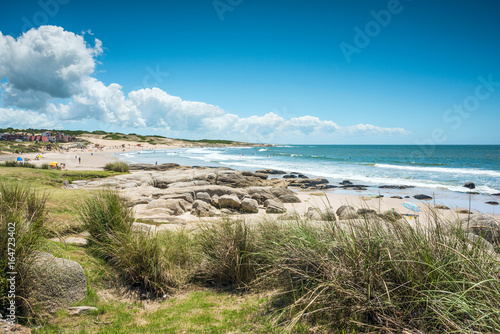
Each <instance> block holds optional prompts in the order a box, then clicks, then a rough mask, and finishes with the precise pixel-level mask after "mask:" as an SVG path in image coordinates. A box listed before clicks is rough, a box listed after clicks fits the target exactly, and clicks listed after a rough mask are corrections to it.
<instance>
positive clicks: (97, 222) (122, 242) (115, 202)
mask: <svg viewBox="0 0 500 334" xmlns="http://www.w3.org/2000/svg"><path fill="white" fill-rule="evenodd" d="M131 208H132V207H131V206H130V205H129V203H128V202H127V201H126V200H125V199H124V198H123V197H122V196H120V195H119V194H118V193H117V192H116V191H113V190H101V191H98V192H96V193H93V194H90V195H89V196H87V197H85V198H84V200H83V201H82V202H81V203H79V205H78V207H77V211H78V215H79V217H80V220H81V222H82V223H83V227H84V229H85V230H87V231H88V232H89V234H90V235H89V237H88V238H87V240H88V247H89V250H90V251H91V252H92V253H93V254H94V255H96V256H97V257H99V258H102V259H104V260H105V261H106V262H107V263H108V264H109V265H110V266H111V267H112V268H113V270H115V271H116V272H117V274H118V276H119V277H120V278H122V279H123V281H124V282H126V283H127V284H130V285H132V286H139V287H141V288H142V289H144V291H145V292H147V293H152V294H153V295H163V294H166V293H169V292H171V290H172V289H175V288H177V287H179V286H181V285H182V284H183V283H184V282H185V280H186V277H187V276H186V274H184V272H185V271H186V270H185V269H184V268H188V267H189V265H190V264H191V263H190V261H192V259H193V257H191V256H190V255H189V254H188V252H189V247H188V246H189V243H190V238H189V237H188V236H187V235H186V234H183V233H181V232H179V233H176V234H173V233H169V232H164V233H161V234H156V233H144V232H140V231H135V230H133V229H132V223H133V222H134V217H133V214H132V209H131Z"/></svg>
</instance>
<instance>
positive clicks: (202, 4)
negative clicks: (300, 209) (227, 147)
mask: <svg viewBox="0 0 500 334" xmlns="http://www.w3.org/2000/svg"><path fill="white" fill-rule="evenodd" d="M374 13H376V14H375V15H374ZM387 13H389V15H390V16H387ZM375 16H379V20H381V21H380V22H382V23H379V22H378V21H377V20H376V18H375ZM45 25H51V26H53V28H55V27H58V28H60V29H59V30H55V29H48V28H47V27H45V28H47V29H45V28H44V27H43V26H45ZM41 26H42V27H41ZM31 28H34V30H33V31H31V35H30V36H29V40H30V41H33V40H35V41H37V39H44V38H47V37H46V36H48V35H50V36H52V37H54V38H53V39H51V41H52V42H50V43H41V42H40V43H39V44H40V45H38V44H37V45H38V46H37V47H35V49H34V51H33V52H35V51H36V52H38V54H37V55H35V56H26V58H23V57H20V56H16V55H19V52H21V51H20V50H23V47H30V46H29V45H33V43H31V42H30V43H31V44H30V43H28V42H27V41H26V40H28V38H27V37H26V38H25V41H24V42H23V43H21V42H20V38H21V37H22V36H23V33H26V31H27V30H29V29H31ZM358 28H359V29H358ZM367 29H368V30H367ZM370 29H372V30H370ZM0 31H1V32H2V34H3V37H2V38H3V39H4V40H5V41H7V42H6V43H7V44H5V45H8V47H4V50H3V51H2V50H0V77H1V78H0V79H2V82H3V84H4V87H3V90H2V101H0V113H1V114H3V116H1V114H0V127H5V126H6V125H12V126H16V125H17V126H20V127H21V126H28V125H29V126H34V127H36V124H42V125H47V126H48V127H50V126H53V127H59V128H63V129H64V128H67V129H82V128H83V129H89V130H93V129H98V128H99V129H104V130H107V131H120V132H136V133H143V134H152V133H156V134H162V135H166V136H173V137H185V138H225V139H239V140H250V141H260V142H275V143H318V144H337V143H338V144H431V143H436V144H500V135H498V129H497V127H498V124H500V62H499V59H500V35H499V32H500V4H499V3H498V2H496V1H475V2H472V1H461V0H458V1H457V0H454V1H452V0H447V1H430V0H427V1H425V0H412V1H410V0H402V1H396V0H390V1H378V0H377V1H367V0H365V1H356V0H353V1H344V2H334V1H310V2H306V1H296V0H287V1H272V2H269V1H258V0H254V1H250V0H220V1H219V0H217V1H200V0H198V1H194V0H178V1H168V0H167V1H147V0H145V1H141V2H137V1H120V2H111V1H108V2H103V1H93V0H91V1H80V0H46V1H43V0H41V1H23V2H22V4H20V2H13V1H11V2H8V3H7V4H5V3H4V4H2V10H1V12H0ZM89 31H90V32H91V33H89ZM357 31H361V32H362V33H361V34H363V35H365V36H364V37H365V38H364V40H363V38H362V37H360V35H359V34H358V32H357ZM85 32H87V33H85ZM8 36H11V37H12V39H9V38H8ZM78 36H83V40H85V42H86V43H87V44H84V43H80V44H82V45H83V49H82V45H79V44H78V41H77V37H78ZM356 38H357V39H356ZM95 39H98V40H99V41H100V42H97V44H96V41H95ZM9 41H10V42H9ZM360 41H362V42H363V43H362V44H360V43H359V42H360ZM80 42H81V40H80ZM356 42H358V43H356ZM37 43H38V42H37ZM58 43H59V44H58ZM100 43H102V48H101V47H100ZM1 45H2V44H1V41H0V46H1ZM9 45H10V46H9ZM26 45H28V46H26ZM65 45H71V47H68V48H67V49H68V51H67V53H71V54H72V56H71V57H69V58H68V57H66V58H64V52H65V49H64V48H65ZM346 47H347V48H349V49H348V50H351V51H352V50H354V48H356V52H353V53H350V54H349V55H348V56H347V57H346ZM40 49H43V50H40ZM50 50H55V51H54V52H53V53H54V54H56V55H59V56H54V58H53V59H47V58H43V57H46V55H47V54H52V53H51V52H52V51H50ZM85 50H86V51H85ZM49 51H50V52H49ZM2 52H3V56H2ZM44 52H45V53H44ZM36 57H41V58H39V59H38V61H37V62H34V64H38V65H36V66H35V67H34V68H37V66H42V67H43V66H44V64H45V63H46V62H50V66H48V70H47V72H43V71H41V72H40V71H38V70H37V71H33V70H31V72H30V71H29V66H28V69H24V70H20V69H19V67H22V66H23V65H22V64H16V61H19V62H20V59H24V63H23V64H25V63H26V62H29V61H30V59H34V58H36ZM80 57H81V58H80ZM70 58H71V59H73V60H74V61H75V62H76V63H75V64H77V66H76V65H75V66H71V65H72V64H71V61H72V60H71V59H70ZM40 59H43V60H40ZM68 59H70V60H68ZM75 59H76V60H75ZM2 62H3V63H4V64H3V65H2ZM68 62H70V63H68ZM82 64H83V65H82ZM73 65H74V64H73ZM84 65H85V66H84ZM2 66H3V69H2ZM79 66H81V67H79ZM61 68H71V69H73V70H74V72H72V74H71V75H70V76H68V77H65V78H64V80H62V79H61V78H60V77H55V76H54V74H53V73H54V72H57V73H59V72H58V70H59V69H61ZM75 68H76V69H75ZM35 72H36V73H35ZM35 75H37V77H34V76H35ZM69 77H71V78H69ZM36 78H43V79H41V82H42V83H43V82H51V84H48V86H51V87H53V89H51V90H48V89H47V88H46V87H45V86H44V85H43V84H40V85H37V86H36V85H33V84H30V83H31V82H33V81H36ZM75 78H76V79H75ZM480 78H482V79H480ZM23 80H24V81H23ZM485 82H486V84H485ZM488 82H489V84H488ZM52 84H53V85H52ZM116 84H118V85H119V86H117V85H116ZM61 86H65V88H61ZM54 87H56V88H54ZM154 87H156V88H154ZM106 92H109V94H108V93H106ZM30 94H31V95H30ZM477 94H479V95H477ZM110 96H113V98H111V97H110ZM117 96H118V97H117ZM34 97H36V98H34ZM464 104H465V106H464ZM454 105H458V107H457V108H455V109H454ZM457 110H462V111H461V112H459V111H457ZM30 120H32V121H30ZM33 123H35V124H33Z"/></svg>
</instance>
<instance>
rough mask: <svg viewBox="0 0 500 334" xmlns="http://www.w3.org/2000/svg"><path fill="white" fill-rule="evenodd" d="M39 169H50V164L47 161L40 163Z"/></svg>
mask: <svg viewBox="0 0 500 334" xmlns="http://www.w3.org/2000/svg"><path fill="white" fill-rule="evenodd" d="M40 168H41V169H50V165H49V164H47V163H44V164H42V166H41V167H40Z"/></svg>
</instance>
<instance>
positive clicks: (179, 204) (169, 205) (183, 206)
mask: <svg viewBox="0 0 500 334" xmlns="http://www.w3.org/2000/svg"><path fill="white" fill-rule="evenodd" d="M146 208H147V209H165V210H166V211H167V212H169V213H170V214H171V215H174V216H178V215H182V214H183V213H184V212H186V211H188V210H190V209H191V204H190V203H189V202H187V201H185V200H183V199H156V200H153V201H151V202H149V203H148V204H147V206H146Z"/></svg>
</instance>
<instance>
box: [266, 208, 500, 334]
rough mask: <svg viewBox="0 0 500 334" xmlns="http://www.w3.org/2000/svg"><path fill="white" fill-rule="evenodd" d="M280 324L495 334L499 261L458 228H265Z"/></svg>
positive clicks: (376, 223)
mask: <svg viewBox="0 0 500 334" xmlns="http://www.w3.org/2000/svg"><path fill="white" fill-rule="evenodd" d="M259 234H260V236H261V243H262V249H263V252H265V254H266V257H267V263H269V265H268V267H267V270H266V274H265V277H264V278H265V280H266V281H267V282H268V284H267V285H268V286H279V287H281V290H282V291H283V294H281V295H280V303H282V304H283V305H284V307H282V309H281V312H280V313H279V317H278V319H279V320H281V321H283V322H284V323H285V324H286V325H287V328H288V329H290V330H291V329H293V328H295V326H296V325H297V324H299V323H302V322H306V323H309V324H314V325H315V326H319V327H324V328H325V330H327V331H339V332H340V331H345V332H347V331H349V332H351V331H355V332H369V331H377V332H388V333H398V332H403V331H405V330H407V331H410V330H413V331H415V330H416V331H420V332H468V333H469V332H498V331H500V266H499V265H500V260H499V256H498V254H493V253H492V252H491V251H490V250H488V248H487V247H485V243H484V241H482V240H481V239H478V240H476V241H474V240H471V239H468V235H467V233H465V231H464V230H462V229H461V227H460V226H459V225H457V226H452V227H446V225H445V224H444V223H443V222H440V221H437V222H436V224H433V225H431V226H428V227H423V226H422V225H420V226H417V227H415V226H412V225H410V224H409V223H407V222H405V221H395V222H385V221H382V220H380V219H378V218H377V217H374V216H373V217H366V218H365V219H363V220H352V221H339V222H329V223H325V225H323V226H313V225H312V224H310V223H305V222H301V221H298V222H297V221H295V222H291V223H287V224H285V225H284V226H280V225H277V224H276V223H274V224H271V223H269V222H267V223H263V224H261V225H260V226H259Z"/></svg>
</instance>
